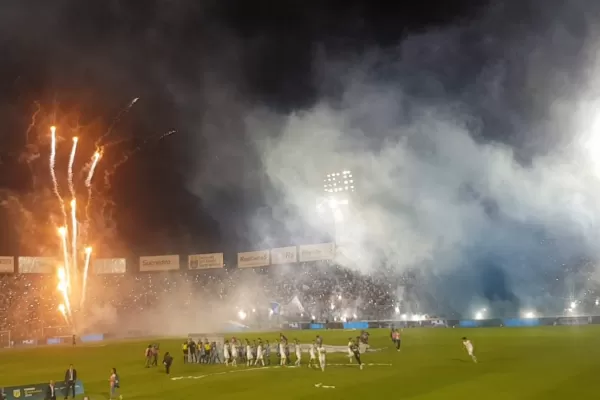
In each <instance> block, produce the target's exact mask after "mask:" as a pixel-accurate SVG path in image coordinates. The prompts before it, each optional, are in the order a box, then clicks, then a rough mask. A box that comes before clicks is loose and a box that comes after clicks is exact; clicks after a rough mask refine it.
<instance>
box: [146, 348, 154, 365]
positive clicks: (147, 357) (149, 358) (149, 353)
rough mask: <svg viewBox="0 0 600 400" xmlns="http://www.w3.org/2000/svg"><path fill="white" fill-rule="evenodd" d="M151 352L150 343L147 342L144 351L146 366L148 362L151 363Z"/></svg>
mask: <svg viewBox="0 0 600 400" xmlns="http://www.w3.org/2000/svg"><path fill="white" fill-rule="evenodd" d="M152 353H153V351H152V345H151V344H149V345H148V347H146V351H145V352H144V356H145V357H146V368H150V364H152Z"/></svg>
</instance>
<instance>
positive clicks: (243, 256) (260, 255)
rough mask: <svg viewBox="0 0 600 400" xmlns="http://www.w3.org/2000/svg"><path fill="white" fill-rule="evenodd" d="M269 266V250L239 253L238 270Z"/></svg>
mask: <svg viewBox="0 0 600 400" xmlns="http://www.w3.org/2000/svg"><path fill="white" fill-rule="evenodd" d="M269 264H270V262H269V250H259V251H247V252H244V253H238V268H253V267H266V266H268V265H269Z"/></svg>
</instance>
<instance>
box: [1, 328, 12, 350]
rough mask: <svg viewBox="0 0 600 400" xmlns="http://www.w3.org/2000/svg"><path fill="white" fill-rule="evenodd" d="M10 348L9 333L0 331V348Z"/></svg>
mask: <svg viewBox="0 0 600 400" xmlns="http://www.w3.org/2000/svg"><path fill="white" fill-rule="evenodd" d="M9 347H12V343H11V341H10V331H0V348H4V349H5V348H9Z"/></svg>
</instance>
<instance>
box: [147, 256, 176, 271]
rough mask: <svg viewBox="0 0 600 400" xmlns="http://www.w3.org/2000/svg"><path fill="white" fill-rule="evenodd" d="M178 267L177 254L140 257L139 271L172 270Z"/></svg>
mask: <svg viewBox="0 0 600 400" xmlns="http://www.w3.org/2000/svg"><path fill="white" fill-rule="evenodd" d="M176 269H179V255H167V256H145V257H140V271H141V272H152V271H172V270H176Z"/></svg>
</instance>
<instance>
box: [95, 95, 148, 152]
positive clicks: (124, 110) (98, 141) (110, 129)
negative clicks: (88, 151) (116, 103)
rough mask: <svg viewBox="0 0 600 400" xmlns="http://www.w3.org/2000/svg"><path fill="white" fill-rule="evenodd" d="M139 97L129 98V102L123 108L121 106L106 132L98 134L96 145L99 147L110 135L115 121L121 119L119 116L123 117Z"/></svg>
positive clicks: (117, 121)
mask: <svg viewBox="0 0 600 400" xmlns="http://www.w3.org/2000/svg"><path fill="white" fill-rule="evenodd" d="M139 99H140V98H139V97H136V98H135V99H133V100H131V102H130V103H129V105H128V106H127V107H125V108H123V109H122V110H121V111H120V112H119V114H117V116H116V117H115V119H113V122H112V123H111V124H110V126H109V127H108V130H107V131H106V133H105V134H104V135H102V136H100V138H99V139H98V140H96V147H99V146H100V145H101V143H102V141H103V140H104V139H105V138H106V137H107V136H110V134H111V133H112V131H113V129H114V128H115V126H116V125H117V123H119V121H120V120H121V118H123V116H124V115H125V114H127V113H128V112H129V110H131V107H133V106H134V104H135V103H137V101H138V100H139Z"/></svg>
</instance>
